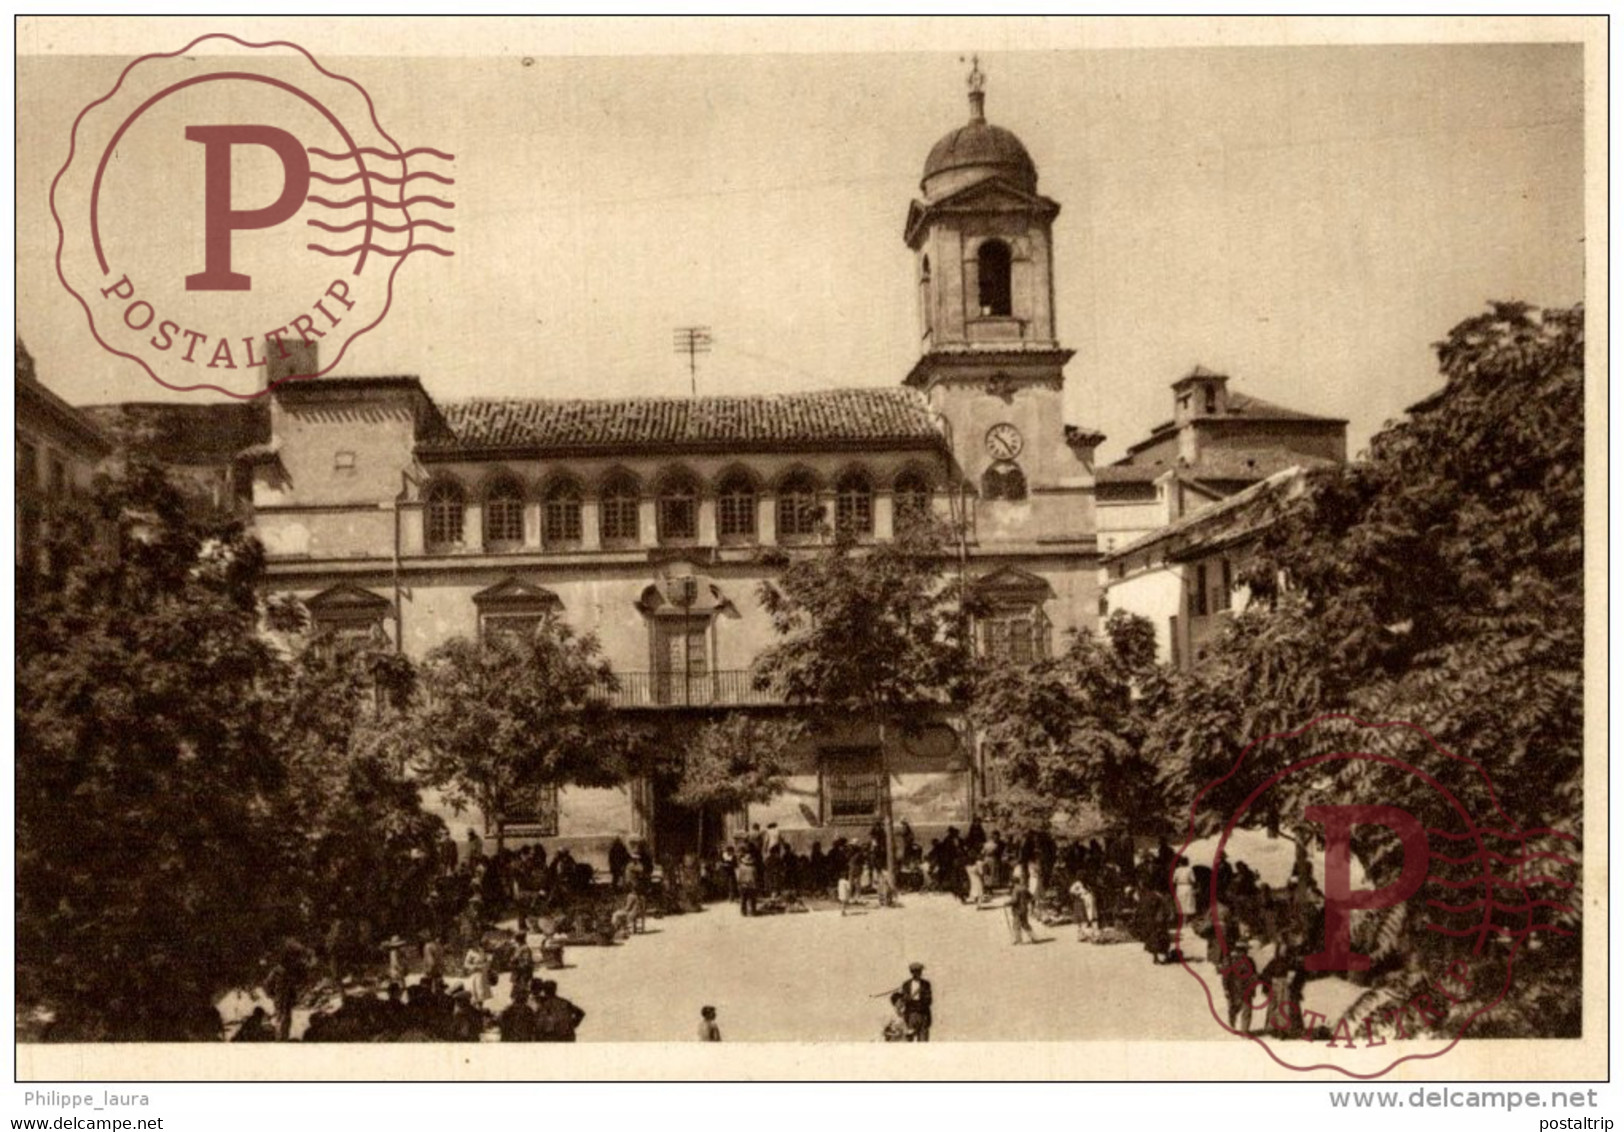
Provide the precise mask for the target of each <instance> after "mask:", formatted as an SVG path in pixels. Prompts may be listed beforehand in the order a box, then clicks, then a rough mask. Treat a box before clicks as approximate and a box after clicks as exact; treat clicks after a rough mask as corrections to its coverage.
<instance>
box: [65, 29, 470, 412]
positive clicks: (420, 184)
mask: <svg viewBox="0 0 1624 1132" xmlns="http://www.w3.org/2000/svg"><path fill="white" fill-rule="evenodd" d="M199 48H203V49H204V50H206V52H207V53H206V54H197V55H193V54H189V53H190V52H193V51H194V50H197V49H199ZM453 160H454V155H453V154H451V153H448V152H445V151H443V150H439V149H434V148H432V147H428V146H421V147H417V148H411V149H407V148H403V147H402V146H401V145H400V144H399V143H397V142H396V140H395V139H394V138H393V137H392V136H391V135H390V134H389V133H388V132H387V131H386V130H385V129H384V127H383V126H382V124H381V123H380V122H379V119H378V114H377V108H376V107H375V106H374V104H373V101H372V98H371V97H370V96H369V95H368V93H367V92H366V91H365V90H364V89H363V88H362V87H361V86H360V84H358V83H356V82H354V81H353V80H351V79H348V78H345V77H343V76H341V75H338V74H335V73H334V72H332V71H330V70H328V69H327V68H326V67H323V66H322V65H321V64H320V63H318V62H317V61H316V59H315V58H314V57H313V56H312V55H311V54H310V53H309V52H308V51H306V50H305V49H304V48H302V47H299V46H297V45H295V44H292V43H287V42H284V41H276V42H271V43H248V42H245V41H243V40H241V39H238V38H237V37H235V36H232V35H225V34H211V35H205V36H200V37H199V38H197V39H195V40H193V41H192V42H191V43H188V44H187V45H186V46H185V47H183V48H181V49H179V50H178V51H174V52H171V53H168V54H155V55H144V56H142V57H140V58H138V59H136V60H134V61H133V62H131V63H130V64H129V65H128V66H127V67H125V68H124V70H123V72H122V73H121V74H120V75H119V77H118V81H117V82H116V83H115V84H114V85H113V89H112V90H110V91H109V92H108V93H107V94H105V95H103V96H102V97H100V98H98V99H97V100H96V101H94V102H92V103H91V104H90V105H89V106H87V107H85V108H84V110H83V111H81V112H80V114H79V116H78V118H77V119H76V120H75V122H74V125H73V131H72V135H71V137H70V139H69V144H68V156H67V160H66V162H65V163H64V165H63V167H62V169H61V170H60V171H59V172H58V173H57V175H56V178H55V180H54V181H53V182H52V185H51V213H52V216H53V217H54V218H55V221H56V225H57V272H58V275H59V276H60V278H61V280H62V283H63V285H64V286H65V287H67V289H68V290H69V291H70V292H71V293H72V294H73V296H74V297H75V298H76V299H78V301H79V303H80V305H81V306H82V307H83V308H84V311H85V315H86V317H87V319H88V321H89V328H90V332H91V333H92V334H93V335H94V336H95V338H96V340H97V341H98V342H100V343H101V344H102V346H103V347H104V348H106V349H107V350H109V351H110V352H112V353H114V354H117V355H119V356H120V357H124V358H128V359H130V360H131V361H134V362H136V363H137V364H139V365H140V366H141V367H142V368H143V369H145V370H146V372H147V373H148V374H149V375H150V376H151V377H152V378H153V379H154V380H155V381H157V382H158V383H159V384H161V385H165V386H167V387H169V388H171V389H177V390H201V389H209V390H215V391H218V392H222V393H226V394H229V395H232V396H236V397H252V396H256V395H258V394H260V393H263V392H264V391H265V390H266V389H267V388H268V383H267V381H266V377H265V375H266V373H267V363H268V362H269V363H271V368H272V370H274V371H275V372H277V373H278V374H279V375H280V377H279V378H278V380H285V379H288V378H298V377H314V376H319V374H303V373H288V372H287V370H288V369H289V368H290V366H289V365H288V360H289V358H290V357H293V356H295V355H294V354H290V352H289V350H288V344H289V343H300V342H303V343H309V344H317V343H319V344H320V351H319V356H320V357H322V358H323V359H326V361H327V366H326V369H324V370H322V371H321V372H322V373H325V372H327V371H328V370H330V369H332V367H333V366H335V365H337V364H338V362H339V360H340V359H341V358H342V357H343V355H344V352H345V350H346V349H347V348H348V346H349V344H350V342H352V341H353V340H354V339H355V338H357V337H358V336H360V335H362V334H364V333H366V332H367V331H369V330H372V329H373V328H374V327H376V326H377V325H378V324H379V323H380V322H382V321H383V318H384V316H385V315H386V314H387V313H388V310H389V306H390V302H391V300H392V296H393V289H394V282H395V275H396V273H397V272H398V271H399V270H400V268H401V266H402V265H403V264H404V263H405V262H406V260H407V259H408V258H409V257H410V256H411V255H412V254H413V253H415V252H432V253H434V254H435V255H437V256H450V255H452V254H453V253H452V251H451V249H450V248H448V247H446V246H444V245H445V243H446V238H447V237H448V236H449V235H451V234H452V233H454V232H455V228H454V226H453V225H452V224H451V223H450V220H451V216H452V209H453V208H454V203H453V201H452V200H451V198H450V191H451V187H452V186H453V185H454V184H455V183H456V182H455V178H454V177H453V176H452V172H453V167H452V162H453ZM297 356H302V357H311V356H316V353H315V352H308V353H303V354H299V355H297ZM278 362H281V363H283V364H281V365H280V366H278V365H277V364H276V363H278Z"/></svg>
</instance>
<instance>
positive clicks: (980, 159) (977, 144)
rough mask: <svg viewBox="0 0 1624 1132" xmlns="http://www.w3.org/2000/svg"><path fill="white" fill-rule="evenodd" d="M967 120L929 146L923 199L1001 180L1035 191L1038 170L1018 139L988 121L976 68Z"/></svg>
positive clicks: (981, 75)
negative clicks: (991, 179)
mask: <svg viewBox="0 0 1624 1132" xmlns="http://www.w3.org/2000/svg"><path fill="white" fill-rule="evenodd" d="M969 81H970V121H969V122H968V123H967V124H965V125H963V126H960V127H959V128H958V129H956V130H953V131H951V132H950V133H948V134H947V135H946V136H945V137H943V138H942V140H941V141H939V142H937V143H936V144H935V145H933V146H931V149H930V156H929V157H927V158H925V173H924V176H923V177H922V178H921V179H920V182H919V187H920V190H921V191H922V192H923V193H924V194H925V199H926V200H939V199H941V198H942V197H943V196H946V195H947V194H948V193H951V192H956V191H957V190H959V189H962V188H964V187H966V186H967V185H973V184H975V183H976V182H977V181H984V180H987V179H989V178H991V177H1002V178H1004V179H1006V180H1008V181H1010V182H1012V183H1014V184H1015V185H1016V186H1017V187H1019V188H1021V189H1023V190H1025V191H1026V192H1029V193H1034V192H1036V191H1037V187H1038V167H1037V165H1036V164H1034V163H1033V161H1032V155H1031V154H1029V153H1027V152H1026V147H1025V146H1024V145H1022V144H1021V139H1020V138H1018V137H1016V136H1015V135H1014V134H1012V133H1011V132H1010V131H1008V130H1006V129H1004V128H1003V127H1002V126H994V125H990V124H989V123H988V122H987V115H986V109H985V101H986V93H985V91H984V90H983V86H984V84H985V81H986V77H985V76H984V75H983V74H982V73H981V69H980V67H979V66H977V67H976V68H975V69H973V70H972V71H971V72H970V80H969Z"/></svg>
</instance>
